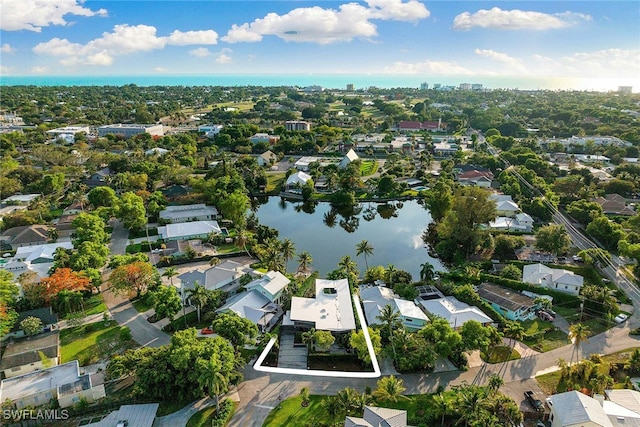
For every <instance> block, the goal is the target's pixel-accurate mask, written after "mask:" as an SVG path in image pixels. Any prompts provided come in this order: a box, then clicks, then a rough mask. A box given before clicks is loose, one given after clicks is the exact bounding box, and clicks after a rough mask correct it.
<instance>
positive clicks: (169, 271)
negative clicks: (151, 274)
mask: <svg viewBox="0 0 640 427" xmlns="http://www.w3.org/2000/svg"><path fill="white" fill-rule="evenodd" d="M177 275H178V269H177V268H175V267H167V268H166V269H165V270H164V272H163V273H162V276H163V277H168V278H169V284H170V285H171V286H173V278H174V277H175V276H177Z"/></svg>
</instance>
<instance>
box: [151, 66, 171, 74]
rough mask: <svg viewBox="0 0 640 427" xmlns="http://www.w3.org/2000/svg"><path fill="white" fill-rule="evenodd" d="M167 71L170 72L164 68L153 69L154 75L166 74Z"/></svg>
mask: <svg viewBox="0 0 640 427" xmlns="http://www.w3.org/2000/svg"><path fill="white" fill-rule="evenodd" d="M167 71H169V70H168V69H166V68H164V67H156V68H154V69H153V72H154V73H166V72H167Z"/></svg>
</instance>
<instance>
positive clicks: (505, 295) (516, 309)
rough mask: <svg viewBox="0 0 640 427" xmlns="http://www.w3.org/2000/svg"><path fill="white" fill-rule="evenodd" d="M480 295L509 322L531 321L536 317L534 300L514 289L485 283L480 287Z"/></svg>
mask: <svg viewBox="0 0 640 427" xmlns="http://www.w3.org/2000/svg"><path fill="white" fill-rule="evenodd" d="M478 295H480V298H482V299H483V300H485V301H486V302H488V303H489V304H491V306H492V307H493V308H494V309H495V310H496V311H497V312H498V313H500V314H502V315H503V316H504V317H506V318H507V319H509V320H530V319H533V318H534V317H535V315H536V314H535V311H534V310H535V308H536V307H537V304H536V303H534V302H533V298H529V297H527V296H525V295H522V294H521V293H519V292H516V291H514V290H513V289H509V288H505V287H502V286H498V285H495V284H493V283H488V282H485V283H482V284H480V285H479V286H478Z"/></svg>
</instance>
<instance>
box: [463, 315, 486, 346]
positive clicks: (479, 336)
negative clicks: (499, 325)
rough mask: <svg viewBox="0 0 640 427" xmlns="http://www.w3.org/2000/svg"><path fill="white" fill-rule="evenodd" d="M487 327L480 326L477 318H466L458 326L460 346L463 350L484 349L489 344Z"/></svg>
mask: <svg viewBox="0 0 640 427" xmlns="http://www.w3.org/2000/svg"><path fill="white" fill-rule="evenodd" d="M489 328H491V327H490V326H489V327H485V326H482V323H480V322H478V321H477V320H467V321H466V322H464V323H463V324H462V327H461V328H460V331H459V333H460V336H461V337H462V347H463V348H464V350H465V351H466V350H481V351H486V350H487V348H489V345H490V344H491V339H490V335H489V334H490V332H489Z"/></svg>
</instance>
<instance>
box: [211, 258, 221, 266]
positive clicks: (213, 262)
mask: <svg viewBox="0 0 640 427" xmlns="http://www.w3.org/2000/svg"><path fill="white" fill-rule="evenodd" d="M221 262H222V261H220V258H218V257H217V256H214V257H213V258H211V259H210V260H209V265H210V266H211V267H215V266H216V265H219V264H220V263H221Z"/></svg>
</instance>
